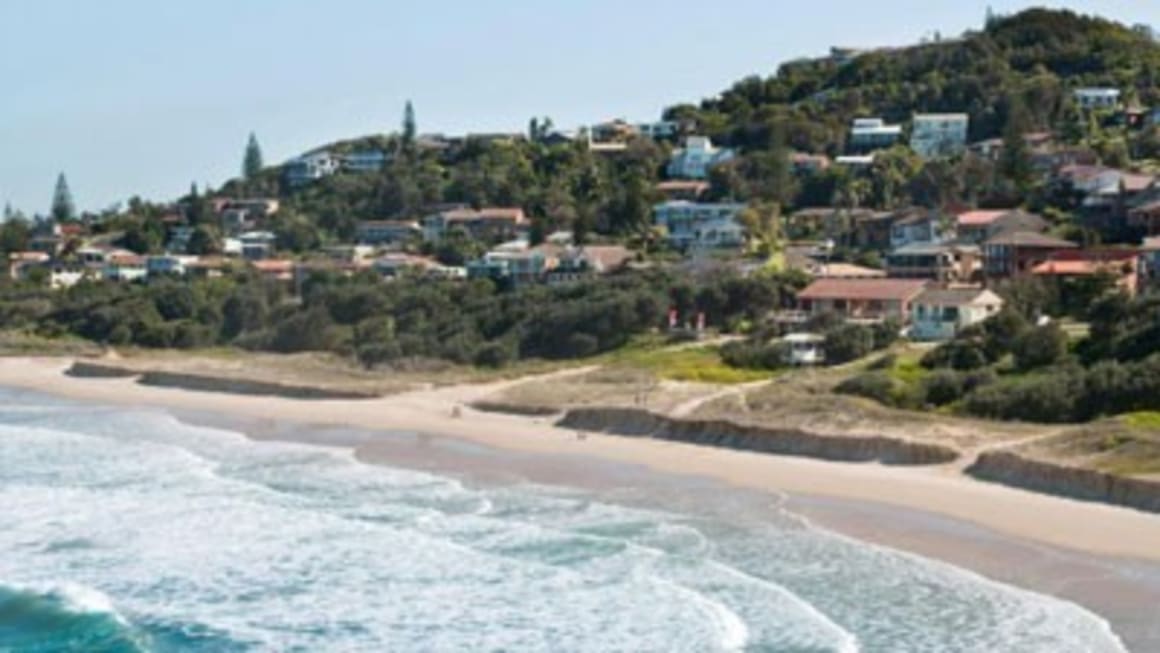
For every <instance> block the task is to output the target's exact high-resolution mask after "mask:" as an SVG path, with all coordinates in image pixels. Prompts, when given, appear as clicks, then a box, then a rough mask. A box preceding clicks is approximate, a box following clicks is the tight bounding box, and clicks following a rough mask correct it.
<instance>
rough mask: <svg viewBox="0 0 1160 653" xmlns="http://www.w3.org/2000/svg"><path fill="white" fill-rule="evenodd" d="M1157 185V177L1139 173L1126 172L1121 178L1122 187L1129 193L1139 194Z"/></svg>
mask: <svg viewBox="0 0 1160 653" xmlns="http://www.w3.org/2000/svg"><path fill="white" fill-rule="evenodd" d="M1155 183H1156V176H1155V175H1143V174H1137V173H1131V172H1126V173H1124V176H1123V177H1121V178H1120V185H1121V186H1122V187H1123V188H1124V190H1125V191H1127V192H1129V193H1139V192H1141V191H1145V190H1148V189H1149V188H1151V187H1152V184H1155Z"/></svg>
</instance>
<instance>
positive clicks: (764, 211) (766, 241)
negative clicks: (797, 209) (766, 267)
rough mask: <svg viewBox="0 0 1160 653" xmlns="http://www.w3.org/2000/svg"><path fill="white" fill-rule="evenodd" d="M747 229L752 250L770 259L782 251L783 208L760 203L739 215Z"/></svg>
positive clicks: (773, 204) (774, 204)
mask: <svg viewBox="0 0 1160 653" xmlns="http://www.w3.org/2000/svg"><path fill="white" fill-rule="evenodd" d="M737 221H738V222H740V223H741V224H742V225H743V226H744V227H745V233H746V235H747V236H748V238H749V246H750V249H751V250H753V252H754V253H756V254H757V255H759V256H762V257H764V258H769V257H771V256H773V255H774V254H776V253H777V252H778V251H780V249H781V208H780V206H779V205H778V204H776V203H774V202H760V203H757V204H754V205H751V206H749V207H747V208H746V209H745V210H743V211H741V213H739V214H738V215H737Z"/></svg>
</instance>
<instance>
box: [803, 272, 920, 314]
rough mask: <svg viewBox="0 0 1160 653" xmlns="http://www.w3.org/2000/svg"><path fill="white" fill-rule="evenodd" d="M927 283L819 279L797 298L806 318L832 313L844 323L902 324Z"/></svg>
mask: <svg viewBox="0 0 1160 653" xmlns="http://www.w3.org/2000/svg"><path fill="white" fill-rule="evenodd" d="M928 283H929V282H927V281H924V280H921V279H818V280H816V281H814V282H813V283H811V284H810V285H809V286H807V287H806V288H805V289H803V290H802V291H801V292H799V293H798V295H797V306H798V310H799V311H800V312H801V313H802V314H804V315H805V316H814V315H823V314H827V313H833V314H836V315H839V316H841V317H844V318H846V319H847V320H852V321H858V322H881V321H883V320H887V319H895V320H898V321H900V322H905V321H906V320H907V319H908V318H909V316H910V306H911V303H912V302H913V301H914V300H915V299H916V298H918V296H919V295H921V294H922V292H923V291H924V290H925V289H926V287H927V285H928Z"/></svg>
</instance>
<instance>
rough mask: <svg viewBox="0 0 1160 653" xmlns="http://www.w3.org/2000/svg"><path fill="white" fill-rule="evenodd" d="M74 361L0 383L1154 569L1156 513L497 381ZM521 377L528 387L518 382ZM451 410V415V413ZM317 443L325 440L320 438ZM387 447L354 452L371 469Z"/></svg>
mask: <svg viewBox="0 0 1160 653" xmlns="http://www.w3.org/2000/svg"><path fill="white" fill-rule="evenodd" d="M71 362H72V361H71V360H68V359H43V358H10V359H0V386H6V387H11V388H15V389H25V390H32V391H37V392H42V393H45V394H49V395H55V396H60V397H65V398H69V399H75V400H82V401H94V402H100V403H105V404H113V405H123V406H144V407H153V408H162V409H170V410H177V411H191V412H201V413H205V414H210V415H213V414H217V415H223V416H230V417H236V418H243V419H250V420H257V421H258V422H259V423H260V422H261V421H262V420H271V421H278V422H292V423H297V424H301V425H317V426H332V427H346V428H351V429H364V430H371V431H380V432H383V431H387V432H389V431H396V432H399V431H402V432H411V433H418V434H429V435H433V436H439V437H449V438H454V439H457V440H460V441H464V442H468V443H475V444H479V445H484V446H487V447H491V448H495V449H499V450H506V451H512V452H521V453H526V454H546V455H567V456H581V457H591V458H595V459H599V460H601V461H606V462H610V463H621V464H626V465H635V466H639V467H644V468H648V469H651V470H654V471H657V472H661V473H666V474H673V475H679V476H688V477H700V478H705V479H710V480H714V481H718V482H723V483H726V484H728V485H731V486H734V487H738V488H741V489H748V490H760V491H767V492H773V493H788V494H791V495H800V496H806V497H817V498H820V499H831V500H851V501H859V502H868V503H873V504H879V505H884V506H895V507H899V508H905V509H909V510H914V511H918V512H921V513H928V514H932V515H937V516H940V517H945V518H951V519H955V520H959V521H962V522H966V523H969V524H973V525H975V526H978V527H982V528H984V529H987V530H990V531H993V532H995V533H998V534H1002V535H1006V536H1010V537H1013V538H1018V539H1021V540H1025V541H1028V542H1035V543H1040V544H1046V545H1049V546H1052V547H1057V548H1060V549H1064V550H1071V551H1077V552H1083V553H1088V554H1093V555H1099V556H1108V557H1120V558H1128V559H1135V560H1143V561H1152V562H1156V561H1160V548H1158V547H1156V546H1155V543H1156V542H1160V517H1158V516H1156V515H1154V514H1148V513H1145V512H1140V511H1136V510H1131V509H1127V508H1120V507H1115V506H1111V505H1105V504H1099V503H1089V502H1082V501H1078V500H1073V499H1065V498H1059V497H1055V496H1050V495H1043V494H1037V493H1033V492H1030V491H1026V490H1020V489H1016V488H1012V487H1008V486H1004V485H998V484H993V483H987V482H983V481H979V480H975V479H973V478H970V477H968V476H965V475H963V474H961V473H958V472H956V471H954V470H951V469H947V468H940V467H922V468H918V467H887V466H883V465H879V464H873V463H848V462H847V463H843V462H828V461H821V460H813V459H808V458H791V457H783V456H777V455H771V454H764V453H753V452H745V451H735V450H730V449H723V448H712V447H704V446H698V445H692V444H685V443H680V442H674V441H666V440H654V439H640V438H630V437H621V436H611V435H604V434H600V433H585V437H584V438H579V437H577V436H578V432H577V431H576V430H574V429H565V428H560V427H558V426H555V425H553V424H551V423H550V422H549V421H548V420H547V419H546V418H541V417H528V416H515V415H505V414H496V413H487V412H481V411H477V410H474V409H471V408H469V407H468V406H469V405H470V404H471V403H472V402H474V401H477V400H479V399H481V398H483V397H485V396H488V395H490V394H493V393H494V392H496V391H498V390H499V389H502V387H503V386H505V385H510V384H511V383H515V382H518V381H515V382H501V383H496V384H487V385H469V386H449V387H444V388H436V389H430V390H422V391H417V392H410V393H403V394H398V395H392V396H387V397H382V398H379V399H363V400H301V399H297V400H296V399H286V398H280V397H272V396H259V395H231V394H219V393H207V392H198V391H194V390H184V389H175V388H163V387H152V386H143V385H139V384H137V383H136V382H135V380H133V379H129V378H97V379H94V378H76V377H71V376H67V375H66V374H65V371H66V370H67V369H68V368H69V366H70V364H71ZM524 381H526V379H525V380H524ZM456 411H458V412H459V414H460V416H459V417H455V416H453V413H455V412H456ZM319 444H327V443H325V442H322V443H319ZM382 447H383V444H382V443H380V442H376V441H373V440H372V441H368V442H363V443H359V444H356V445H355V446H354V449H355V452H356V455H357V456H358V457H359V458H360V459H362V460H366V461H368V462H374V460H375V458H376V451H377V450H380V449H381V448H382Z"/></svg>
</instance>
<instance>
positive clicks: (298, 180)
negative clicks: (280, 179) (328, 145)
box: [282, 150, 342, 188]
mask: <svg viewBox="0 0 1160 653" xmlns="http://www.w3.org/2000/svg"><path fill="white" fill-rule="evenodd" d="M341 169H342V160H341V159H339V158H338V157H337V156H334V155H333V154H331V153H330V152H328V151H326V150H320V151H318V152H311V153H310V154H304V155H302V156H300V157H298V158H297V159H294V160H292V161H289V162H288V163H286V165H285V166H283V170H282V174H283V176H284V177H285V180H286V185H287V186H289V187H290V188H301V187H303V186H306V185H309V184H312V183H314V182H316V181H318V180H319V179H325V178H326V177H329V176H331V175H333V174H335V173H337V172H338V171H339V170H341Z"/></svg>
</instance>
